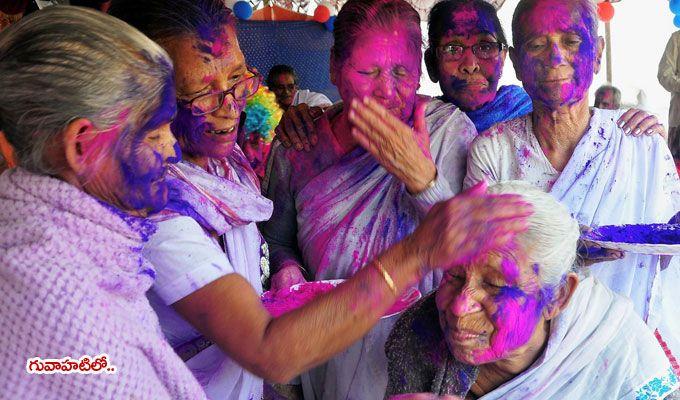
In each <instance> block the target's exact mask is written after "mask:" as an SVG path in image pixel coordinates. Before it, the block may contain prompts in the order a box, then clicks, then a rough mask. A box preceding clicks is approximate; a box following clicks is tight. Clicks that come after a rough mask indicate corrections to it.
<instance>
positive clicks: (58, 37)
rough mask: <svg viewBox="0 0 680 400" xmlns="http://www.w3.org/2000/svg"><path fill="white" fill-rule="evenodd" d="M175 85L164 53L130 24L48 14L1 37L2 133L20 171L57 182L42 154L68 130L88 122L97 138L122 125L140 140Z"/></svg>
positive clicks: (94, 15)
mask: <svg viewBox="0 0 680 400" xmlns="http://www.w3.org/2000/svg"><path fill="white" fill-rule="evenodd" d="M172 79H173V71H172V62H171V61H170V58H169V57H168V55H167V54H166V53H165V51H164V50H162V49H161V47H160V46H158V45H157V44H156V43H154V42H153V41H151V40H150V39H148V38H147V37H145V36H144V35H142V34H141V33H140V32H139V31H137V30H136V29H134V28H132V27H131V26H129V25H127V24H126V23H124V22H122V21H120V20H117V19H115V18H113V17H111V16H108V15H106V14H103V13H101V12H98V11H94V10H89V9H85V8H80V7H70V6H53V7H47V8H45V9H43V10H40V11H36V12H35V13H33V14H31V15H29V16H28V17H26V18H23V19H22V20H21V21H19V22H18V23H16V24H15V25H13V26H11V27H10V28H9V29H7V30H6V31H4V32H3V33H2V35H0V88H2V96H0V130H2V131H4V133H5V135H6V137H7V140H8V141H9V143H10V144H11V145H12V146H13V147H14V150H15V154H16V158H17V163H18V165H19V166H20V167H23V168H25V169H27V170H30V171H32V172H35V173H40V174H49V175H52V174H56V173H58V172H59V171H56V170H55V169H56V167H55V166H53V165H50V163H49V162H48V160H46V158H45V151H46V150H47V147H48V146H49V145H50V144H51V143H52V142H54V140H55V139H56V138H57V137H58V136H59V135H60V134H61V132H63V130H64V129H65V128H66V126H67V125H68V124H69V123H70V122H72V121H73V120H75V119H77V118H86V119H89V120H90V121H92V123H93V125H94V126H95V127H96V129H97V130H98V131H104V130H107V129H111V128H112V127H114V126H117V125H121V123H122V124H123V127H124V130H123V131H124V132H137V131H138V130H139V129H141V127H142V126H144V124H145V123H147V122H148V121H149V120H150V119H151V118H152V117H153V112H154V110H156V109H157V108H158V107H159V106H160V104H161V96H162V94H163V93H164V90H166V88H167V85H168V84H172ZM123 116H124V118H123ZM121 139H122V138H119V140H121Z"/></svg>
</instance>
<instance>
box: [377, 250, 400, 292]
mask: <svg viewBox="0 0 680 400" xmlns="http://www.w3.org/2000/svg"><path fill="white" fill-rule="evenodd" d="M373 265H374V266H375V269H376V270H377V271H378V272H379V273H380V276H382V278H383V280H385V283H386V284H387V286H388V287H389V288H390V291H391V292H392V294H394V297H397V295H398V294H399V293H397V287H396V286H395V285H394V281H393V280H392V277H391V276H390V273H389V272H387V270H386V269H385V267H383V265H382V263H381V262H380V260H378V259H375V260H374V261H373Z"/></svg>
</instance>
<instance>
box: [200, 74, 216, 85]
mask: <svg viewBox="0 0 680 400" xmlns="http://www.w3.org/2000/svg"><path fill="white" fill-rule="evenodd" d="M213 79H215V77H214V76H213V75H206V76H204V77H203V79H201V82H203V83H205V84H208V83H210V82H212V81H213Z"/></svg>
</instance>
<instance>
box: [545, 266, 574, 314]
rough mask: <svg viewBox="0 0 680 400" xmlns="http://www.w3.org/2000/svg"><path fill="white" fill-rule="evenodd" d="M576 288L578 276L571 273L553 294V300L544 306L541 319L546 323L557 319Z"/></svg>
mask: <svg viewBox="0 0 680 400" xmlns="http://www.w3.org/2000/svg"><path fill="white" fill-rule="evenodd" d="M577 287H578V275H576V274H575V273H573V272H570V273H568V274H567V276H566V279H565V282H564V284H563V285H562V286H561V287H560V289H559V290H558V292H557V293H556V294H555V298H554V299H553V300H552V302H550V304H548V305H547V306H546V309H545V310H544V311H543V318H544V319H545V320H546V321H550V320H551V319H553V318H555V317H557V316H558V315H560V314H561V313H562V311H564V309H565V308H567V306H568V305H569V301H570V300H571V298H572V296H573V295H574V292H575V291H576V288H577Z"/></svg>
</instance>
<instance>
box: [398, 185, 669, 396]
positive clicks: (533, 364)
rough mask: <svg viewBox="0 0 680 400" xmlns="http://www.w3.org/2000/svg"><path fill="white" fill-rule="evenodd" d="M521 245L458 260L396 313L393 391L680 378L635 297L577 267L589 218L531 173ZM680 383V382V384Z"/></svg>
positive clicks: (607, 387)
mask: <svg viewBox="0 0 680 400" xmlns="http://www.w3.org/2000/svg"><path fill="white" fill-rule="evenodd" d="M489 191H490V192H491V193H498V194H500V193H506V194H508V193H513V194H518V195H521V196H522V197H523V198H524V199H525V200H526V201H527V202H528V203H530V204H531V205H533V207H534V214H533V215H532V216H531V217H530V218H529V229H528V230H527V231H526V232H525V233H523V234H520V235H519V236H517V237H516V240H515V245H514V246H509V247H508V248H506V249H504V250H502V251H499V252H491V253H488V254H486V255H484V256H483V257H480V258H478V259H476V260H473V261H471V262H468V263H464V264H461V265H459V266H458V267H454V268H452V269H451V270H449V271H448V272H447V273H446V274H445V275H444V280H443V282H442V284H441V286H440V287H439V289H438V290H437V292H436V293H433V294H432V295H430V296H428V297H427V298H425V299H423V300H421V302H420V303H418V304H416V305H415V306H414V307H413V308H411V309H410V310H409V311H407V313H406V314H404V315H403V316H402V318H400V320H399V321H398V322H397V324H396V326H395V328H394V330H393V331H392V334H391V335H390V339H389V341H388V343H387V345H386V353H387V356H388V359H389V377H390V379H389V385H388V390H387V394H388V395H391V394H399V393H410V392H431V393H435V394H440V395H443V394H449V395H458V396H462V397H465V398H479V399H484V400H489V399H585V398H594V399H604V398H607V399H651V398H653V399H663V398H665V397H666V396H668V395H669V394H670V393H672V392H674V391H677V390H678V386H679V385H680V382H679V381H678V378H677V376H676V375H674V373H673V371H672V369H671V365H670V363H669V362H668V360H667V359H666V357H665V355H664V353H663V351H662V349H661V347H660V346H659V344H658V342H657V341H656V339H655V338H654V336H653V334H652V333H651V332H650V331H649V330H648V329H647V327H646V326H645V324H644V322H643V321H642V320H641V319H640V317H639V316H638V315H637V314H636V313H635V311H634V309H633V307H632V304H631V303H630V301H629V300H627V299H624V298H623V297H621V296H619V295H617V294H615V293H613V292H612V291H611V290H609V289H607V287H606V286H604V285H603V284H602V283H600V282H599V281H598V280H597V279H595V278H592V277H589V278H585V279H583V280H580V279H579V277H578V276H577V274H576V273H575V272H574V269H573V268H574V262H575V259H576V247H577V242H578V238H579V227H578V223H577V222H576V221H575V220H573V219H572V218H571V217H570V215H569V212H568V210H567V209H566V207H564V206H563V205H561V204H559V203H558V202H557V201H556V200H554V199H553V198H552V197H551V196H550V195H549V194H547V193H545V192H542V191H541V190H539V189H537V188H535V187H532V186H531V185H529V184H527V183H524V182H517V181H515V182H507V183H502V184H498V185H495V186H492V187H490V188H489ZM677 394H678V393H676V395H677Z"/></svg>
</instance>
